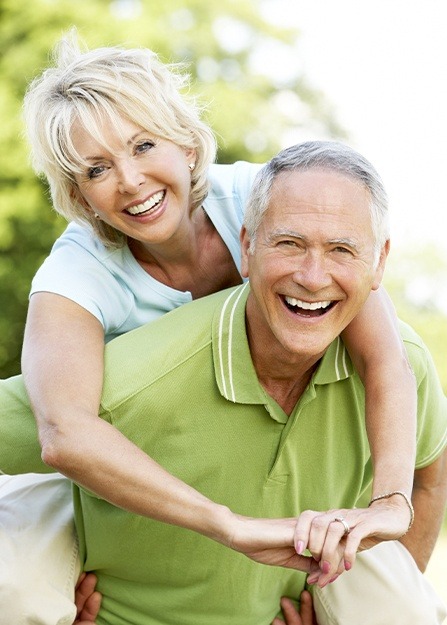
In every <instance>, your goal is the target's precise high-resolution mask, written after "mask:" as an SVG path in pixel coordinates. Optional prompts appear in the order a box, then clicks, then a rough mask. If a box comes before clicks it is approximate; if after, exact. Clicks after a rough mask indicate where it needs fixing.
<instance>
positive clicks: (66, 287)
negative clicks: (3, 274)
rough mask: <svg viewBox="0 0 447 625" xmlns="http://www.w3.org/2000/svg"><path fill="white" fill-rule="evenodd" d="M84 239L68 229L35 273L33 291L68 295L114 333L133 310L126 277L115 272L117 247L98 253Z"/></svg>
mask: <svg viewBox="0 0 447 625" xmlns="http://www.w3.org/2000/svg"><path fill="white" fill-rule="evenodd" d="M83 242H84V241H83V240H82V237H74V236H72V233H71V232H70V231H69V230H68V229H67V231H66V232H65V233H64V234H63V235H62V236H61V237H60V238H59V239H58V240H57V241H56V243H55V244H54V246H53V249H52V251H51V254H50V255H49V256H48V258H47V259H46V260H45V261H44V263H43V264H42V266H41V267H40V268H39V270H38V271H37V273H36V275H35V276H34V279H33V281H32V285H31V292H30V294H31V295H33V294H34V293H37V292H49V293H55V294H57V295H61V296H63V297H66V298H68V299H70V300H72V301H73V302H76V303H77V304H79V305H80V306H82V308H85V310H87V311H88V312H90V313H91V314H92V315H94V316H95V317H96V318H97V319H98V321H99V322H100V323H101V324H102V326H103V327H104V330H105V333H106V335H107V334H113V333H114V332H115V331H116V329H117V328H119V327H120V326H121V325H122V324H123V323H124V321H125V320H126V318H127V316H128V314H129V311H130V308H131V305H132V303H131V296H130V294H129V291H128V289H127V287H126V285H125V284H124V282H123V280H122V279H120V278H119V277H118V276H117V275H114V273H113V262H112V260H111V255H112V254H113V251H110V252H108V253H107V252H105V253H104V254H103V255H99V254H98V255H95V254H94V250H93V249H89V248H88V246H84V245H83V244H82V243H83ZM92 245H94V244H93V243H92Z"/></svg>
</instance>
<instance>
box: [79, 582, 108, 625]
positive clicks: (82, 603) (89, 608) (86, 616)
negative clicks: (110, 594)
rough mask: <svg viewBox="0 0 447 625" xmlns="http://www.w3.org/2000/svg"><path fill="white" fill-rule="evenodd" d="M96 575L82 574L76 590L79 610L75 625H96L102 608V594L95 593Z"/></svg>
mask: <svg viewBox="0 0 447 625" xmlns="http://www.w3.org/2000/svg"><path fill="white" fill-rule="evenodd" d="M96 582H97V579H96V575H94V574H93V573H82V575H81V577H80V578H79V580H78V583H77V585H76V589H75V604H76V610H77V612H76V613H77V616H76V620H75V622H74V623H73V625H95V619H96V617H97V616H98V612H99V608H100V607H101V598H102V597H101V593H99V592H97V591H95V587H96Z"/></svg>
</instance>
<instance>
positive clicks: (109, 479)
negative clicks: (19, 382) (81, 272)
mask: <svg viewBox="0 0 447 625" xmlns="http://www.w3.org/2000/svg"><path fill="white" fill-rule="evenodd" d="M103 353H104V331H103V328H102V326H101V324H100V322H99V321H98V320H97V319H96V318H95V317H94V316H93V315H92V314H90V313H89V312H88V311H86V310H85V309H84V308H82V307H81V306H79V305H78V304H76V303H75V302H73V301H71V300H69V299H67V298H65V297H61V296H59V295H55V294H52V293H35V294H34V295H33V296H32V297H31V300H30V306H29V313H28V318H27V323H26V329H25V338H24V346H23V356H22V369H23V375H24V380H25V384H26V387H27V391H28V395H29V398H30V403H31V407H32V409H33V412H34V414H35V417H36V420H37V426H38V431H39V439H40V443H41V446H42V458H43V460H44V462H45V463H46V464H48V465H50V466H51V467H53V468H54V469H56V470H57V471H59V472H60V473H62V474H64V475H66V476H67V477H69V478H70V479H71V480H73V481H75V482H77V483H78V484H80V485H81V486H84V487H85V488H87V489H89V490H91V491H93V492H94V493H96V494H97V495H99V496H100V497H103V498H104V499H106V500H107V501H109V502H111V503H112V504H114V505H116V506H119V507H121V508H124V509H126V510H129V511H131V512H134V513H137V514H142V515H144V516H148V517H151V518H154V519H158V520H161V521H165V522H168V523H174V524H176V525H181V526H184V527H188V528H190V529H194V530H196V531H199V532H201V533H203V534H205V535H208V536H210V537H213V538H220V539H222V537H221V536H219V537H218V536H217V535H215V534H216V533H217V532H219V531H221V527H220V526H221V523H222V519H221V517H224V516H225V510H226V509H224V508H223V506H218V505H217V504H213V503H212V502H211V501H209V500H208V499H207V498H206V497H203V496H202V495H201V494H200V493H198V492H197V491H195V490H194V489H193V488H190V487H189V486H187V485H186V484H184V483H183V482H181V481H180V480H177V479H176V478H175V477H173V476H172V475H170V474H169V473H168V472H167V471H164V470H163V469H162V468H161V467H160V465H158V464H157V463H156V462H155V461H153V460H152V459H151V458H150V457H149V456H147V455H146V454H145V453H143V452H142V451H141V450H140V449H139V448H138V447H137V446H136V445H134V444H133V443H131V442H130V441H129V440H128V439H127V438H125V437H124V436H123V435H122V434H121V433H120V432H119V431H118V430H117V429H115V428H114V427H113V426H111V425H110V424H109V423H107V422H105V421H103V420H102V419H100V418H99V417H98V412H99V404H100V397H101V391H102V381H103Z"/></svg>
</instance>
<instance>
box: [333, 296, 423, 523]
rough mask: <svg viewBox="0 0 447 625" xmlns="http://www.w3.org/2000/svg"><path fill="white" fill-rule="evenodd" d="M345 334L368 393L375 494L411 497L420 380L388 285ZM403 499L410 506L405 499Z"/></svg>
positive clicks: (367, 303) (367, 420) (369, 435)
mask: <svg viewBox="0 0 447 625" xmlns="http://www.w3.org/2000/svg"><path fill="white" fill-rule="evenodd" d="M342 337H343V340H344V342H345V343H346V346H347V348H348V351H349V354H350V356H351V358H352V360H353V362H354V366H355V367H356V369H357V371H358V372H359V374H360V376H361V378H362V380H363V384H364V386H365V391H366V426H367V431H368V439H369V444H370V447H371V457H372V462H373V469H374V482H373V493H372V495H373V496H376V495H382V494H385V493H388V492H392V491H395V490H401V491H403V492H405V493H406V494H407V495H408V496H410V495H411V491H412V486H413V475H414V467H415V454H416V411H417V398H416V390H417V389H416V381H415V379H414V375H413V372H412V370H411V367H410V364H409V362H408V359H407V356H406V353H405V349H404V345H403V343H402V340H401V338H400V335H399V330H398V324H397V317H396V312H395V310H394V306H393V304H392V302H391V300H390V298H389V296H388V294H387V293H386V291H385V289H384V288H383V287H380V288H379V289H378V290H377V291H372V292H371V295H370V296H369V298H368V300H367V302H366V304H365V305H364V307H363V308H362V310H361V311H360V313H359V314H358V315H357V317H355V319H354V320H353V321H352V322H351V323H350V324H349V326H348V327H347V328H346V330H345V331H344V332H343V334H342ZM398 499H401V502H400V505H401V507H402V508H403V509H405V507H406V504H405V501H404V500H403V498H402V497H400V498H398ZM409 520H410V519H409V518H408V521H409Z"/></svg>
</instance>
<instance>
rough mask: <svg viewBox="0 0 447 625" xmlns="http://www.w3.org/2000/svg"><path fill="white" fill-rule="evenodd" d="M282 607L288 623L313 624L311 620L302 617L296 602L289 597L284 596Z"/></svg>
mask: <svg viewBox="0 0 447 625" xmlns="http://www.w3.org/2000/svg"><path fill="white" fill-rule="evenodd" d="M281 609H282V613H283V614H284V619H285V622H286V625H312V621H310V623H306V622H305V621H303V620H302V619H301V616H300V613H299V612H298V610H297V609H296V607H295V604H294V603H293V601H291V600H290V599H288V598H287V597H282V599H281Z"/></svg>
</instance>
